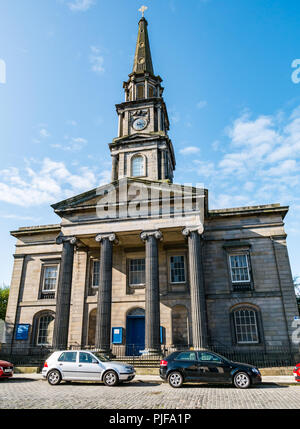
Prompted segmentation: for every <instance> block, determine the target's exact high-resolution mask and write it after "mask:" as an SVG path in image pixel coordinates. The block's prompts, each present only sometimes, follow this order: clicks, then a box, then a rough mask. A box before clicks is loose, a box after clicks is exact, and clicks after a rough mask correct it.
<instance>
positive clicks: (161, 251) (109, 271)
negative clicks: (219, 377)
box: [53, 227, 206, 354]
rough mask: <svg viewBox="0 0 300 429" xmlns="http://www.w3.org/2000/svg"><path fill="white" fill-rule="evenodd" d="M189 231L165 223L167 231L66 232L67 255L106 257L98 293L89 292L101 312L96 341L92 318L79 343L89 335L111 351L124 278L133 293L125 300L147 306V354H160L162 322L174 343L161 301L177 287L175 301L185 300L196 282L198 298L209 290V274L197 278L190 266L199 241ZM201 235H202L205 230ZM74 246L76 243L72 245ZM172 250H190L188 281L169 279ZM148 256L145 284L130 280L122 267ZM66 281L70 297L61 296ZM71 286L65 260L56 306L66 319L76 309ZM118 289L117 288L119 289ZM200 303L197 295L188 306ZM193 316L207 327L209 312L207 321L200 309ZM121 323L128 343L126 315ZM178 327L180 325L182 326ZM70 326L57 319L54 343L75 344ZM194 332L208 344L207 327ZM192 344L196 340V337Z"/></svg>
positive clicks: (176, 252)
mask: <svg viewBox="0 0 300 429" xmlns="http://www.w3.org/2000/svg"><path fill="white" fill-rule="evenodd" d="M162 231H163V232H162ZM186 234H187V232H186V230H185V229H183V228H182V227H177V228H174V227H172V228H168V229H167V228H164V229H163V230H161V229H157V230H145V231H139V230H137V231H120V232H119V233H118V234H116V233H103V234H97V235H96V236H88V237H87V236H83V237H81V236H80V235H77V236H76V238H75V236H73V237H72V238H68V239H62V238H61V237H60V240H61V245H62V246H63V254H64V253H65V252H66V253H72V252H73V253H74V251H75V253H77V252H82V251H84V252H86V253H87V254H88V255H94V257H96V256H97V253H98V255H99V261H100V263H99V265H97V267H99V286H98V287H97V292H96V295H89V292H88V293H87V295H88V296H87V301H90V305H87V307H93V309H94V312H95V313H96V318H95V340H94V342H93V343H92V344H88V343H89V341H91V338H90V339H89V336H88V335H87V334H86V332H88V331H89V329H90V324H89V323H87V325H86V327H85V329H84V327H82V328H83V329H82V332H81V335H82V338H77V342H78V343H79V342H80V343H82V340H83V339H84V337H85V341H86V345H90V346H92V345H94V346H95V347H97V349H99V350H101V351H103V352H106V353H108V352H110V350H111V341H112V328H113V325H116V322H115V320H114V314H113V317H112V313H114V311H112V308H113V307H114V303H115V302H116V301H119V300H120V299H121V300H122V298H121V297H120V296H118V293H120V292H121V291H120V289H119V290H118V289H117V290H116V286H117V284H118V283H123V284H122V286H121V288H122V289H123V291H122V292H121V293H122V295H124V292H125V295H127V300H126V301H127V302H126V301H125V300H124V301H125V302H126V305H127V306H128V307H129V308H130V307H131V308H142V309H144V311H145V350H144V353H152V354H153V353H159V351H160V349H161V338H160V337H161V331H160V327H161V326H163V325H165V326H163V328H164V329H165V328H167V332H166V335H167V338H168V340H169V341H168V342H169V343H172V340H171V337H172V329H171V330H170V328H169V327H171V323H170V320H168V322H167V323H162V321H161V317H160V306H161V305H163V306H164V301H165V296H166V295H167V294H168V293H170V292H171V293H173V294H174V302H177V301H178V298H179V299H180V296H181V295H185V293H186V291H188V290H189V288H190V287H191V289H192V290H193V291H194V292H193V295H192V296H194V295H195V296H196V297H199V296H201V295H203V294H204V285H203V281H202V282H201V279H203V276H201V275H200V276H197V278H196V279H194V278H193V279H191V278H190V276H189V274H188V273H190V270H188V263H189V258H190V256H189V253H190V254H191V255H193V254H194V253H193V252H194V248H193V246H192V243H193V240H190V241H189V242H188V239H187V238H186ZM197 234H198V232H197ZM198 235H199V234H198ZM68 237H70V236H68ZM199 239H200V240H201V236H200V235H199ZM174 240H175V241H174ZM71 243H72V244H71ZM189 243H190V244H189ZM70 246H73V247H72V248H71V249H70ZM78 246H79V247H78ZM171 254H174V255H179V254H183V255H184V258H185V263H184V269H185V270H186V275H187V277H186V278H185V281H184V282H178V283H177V284H176V283H174V282H173V283H170V278H168V277H169V273H168V270H166V269H165V268H166V264H165V263H164V262H167V265H168V264H169V263H168V258H169V257H170V256H169V255H171ZM132 256H138V258H134V259H132ZM124 258H125V261H124ZM143 258H144V260H145V284H144V285H142V284H139V285H138V286H132V285H130V284H129V278H128V276H129V272H128V271H127V270H126V272H125V273H124V272H122V271H124V270H122V267H124V265H125V266H127V267H128V262H129V261H134V260H136V259H137V260H141V259H143ZM194 259H195V257H193V260H194ZM93 260H96V259H93V258H92V259H90V263H91V261H93ZM87 262H88V261H87ZM193 263H196V264H198V257H196V262H195V261H194V262H193ZM72 265H73V264H72ZM87 265H88V264H87ZM198 265H199V267H198V268H199V269H200V270H201V259H200V262H199V264H198ZM87 268H88V267H81V269H85V270H86V271H88V269H87ZM77 269H78V268H77ZM71 271H73V275H74V276H76V275H78V273H76V268H74V269H73V270H71ZM121 279H122V280H123V281H122V280H121ZM120 280H121V282H120ZM86 282H87V283H88V282H89V279H88V278H87V279H86ZM61 284H64V289H65V290H69V294H68V295H67V296H66V294H65V295H63V298H61V294H60V293H59V291H60V289H61ZM71 288H72V276H70V264H69V265H68V268H67V269H66V270H64V264H62V265H61V270H60V276H59V283H58V289H57V291H58V292H57V301H56V308H57V312H60V313H63V314H64V315H65V318H67V317H68V316H67V315H68V314H70V313H72V310H71V308H72V304H71ZM86 289H87V290H88V289H89V288H88V287H86ZM113 289H115V291H114V293H113ZM124 289H125V290H124ZM170 289H171V290H170ZM93 292H95V291H93ZM125 302H124V303H125ZM197 303H198V301H197V298H196V299H194V301H191V302H190V305H189V306H188V307H191V308H192V309H194V307H195V305H198V304H197ZM95 304H96V305H95ZM175 305H176V304H175ZM177 305H178V304H177ZM91 311H92V310H90V311H89V310H88V309H87V312H88V313H90V312H91ZM204 311H205V310H204ZM164 313H165V314H163V317H162V320H164V319H165V318H166V317H167V318H168V319H169V318H170V317H172V312H171V311H169V312H166V311H164ZM125 314H126V312H125ZM125 314H124V316H125ZM191 315H192V316H193V318H191V319H190V321H189V325H190V326H193V325H194V324H196V325H197V326H198V325H199V324H200V326H202V330H205V329H206V327H205V326H206V325H205V324H204V325H203V323H205V320H206V314H205V312H204V317H203V316H202V320H203V321H204V322H203V321H202V325H201V323H200V322H199V320H198V319H197V317H199V312H197V311H195V310H194V311H193V310H192V313H191ZM73 318H74V315H73ZM117 325H122V327H123V329H124V332H125V337H124V343H126V320H125V319H124V317H123V320H122V321H121V323H117ZM166 325H167V326H166ZM71 327H72V316H71V322H70V328H71ZM176 329H178V328H177V327H176ZM187 329H189V328H187ZM68 330H69V326H68V324H66V323H64V324H63V323H59V322H55V328H54V336H53V344H54V346H55V347H58V348H65V347H67V346H69V345H70V344H72V343H74V336H73V338H70V337H69V336H68ZM84 331H85V332H84ZM204 332H205V331H204ZM192 335H193V336H194V335H197V336H196V337H195V344H201V345H203V346H204V341H206V337H205V336H204V335H203V333H202V331H201V329H198V330H197V331H196V334H194V331H193V333H192ZM188 336H189V337H191V333H189V335H188ZM62 338H63V339H64V343H63V342H60V341H61V339H62ZM190 339H191V338H190ZM193 341H194V340H193ZM191 345H193V343H192V342H191Z"/></svg>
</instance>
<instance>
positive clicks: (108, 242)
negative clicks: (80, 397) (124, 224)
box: [95, 234, 116, 353]
mask: <svg viewBox="0 0 300 429" xmlns="http://www.w3.org/2000/svg"><path fill="white" fill-rule="evenodd" d="M95 240H96V241H97V242H99V243H101V248H100V276H99V288H98V303H97V316H96V337H95V346H96V348H97V349H99V350H100V351H101V352H104V353H109V352H110V331H111V295H112V257H113V243H114V241H115V240H116V235H115V234H99V235H97V236H96V238H95Z"/></svg>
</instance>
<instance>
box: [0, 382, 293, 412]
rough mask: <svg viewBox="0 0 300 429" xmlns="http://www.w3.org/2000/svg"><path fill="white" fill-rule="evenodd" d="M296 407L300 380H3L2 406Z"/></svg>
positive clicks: (87, 407)
mask: <svg viewBox="0 0 300 429" xmlns="http://www.w3.org/2000/svg"><path fill="white" fill-rule="evenodd" d="M29 408H30V409H71V408H73V409H74V408H75V409H92V408H98V409H106V408H107V409H134V408H135V409H138V408H144V409H145V408H149V409H153V408H154V409H164V408H165V409H184V408H193V409H220V408H221V409H251V408H252V409H295V408H298V409H299V408H300V386H299V385H292V386H290V385H278V384H277V385H276V384H262V385H260V386H256V387H252V388H250V389H247V390H239V389H235V388H234V387H231V386H213V385H210V386H208V385H203V384H202V385H195V384H191V385H185V386H184V387H182V388H181V389H173V388H172V387H170V386H169V385H168V384H166V383H159V382H155V381H153V382H142V381H139V380H138V376H137V380H136V381H135V382H132V383H129V384H124V385H122V386H117V387H106V386H104V385H103V384H100V383H97V384H94V383H79V382H78V383H70V384H67V383H61V384H60V385H58V386H50V385H49V384H48V383H47V381H45V380H41V379H39V378H37V377H34V376H30V375H29V374H28V375H27V376H26V377H18V375H15V376H14V377H13V378H12V379H10V380H1V381H0V409H29Z"/></svg>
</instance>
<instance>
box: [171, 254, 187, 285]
mask: <svg viewBox="0 0 300 429" xmlns="http://www.w3.org/2000/svg"><path fill="white" fill-rule="evenodd" d="M170 271H171V283H185V262H184V256H183V255H176V256H171V257H170Z"/></svg>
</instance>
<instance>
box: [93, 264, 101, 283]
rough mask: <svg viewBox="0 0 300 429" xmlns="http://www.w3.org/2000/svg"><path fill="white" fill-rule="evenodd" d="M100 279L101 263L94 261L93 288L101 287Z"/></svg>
mask: <svg viewBox="0 0 300 429" xmlns="http://www.w3.org/2000/svg"><path fill="white" fill-rule="evenodd" d="M99 277H100V261H97V260H94V261H93V272H92V287H98V286H99Z"/></svg>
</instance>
